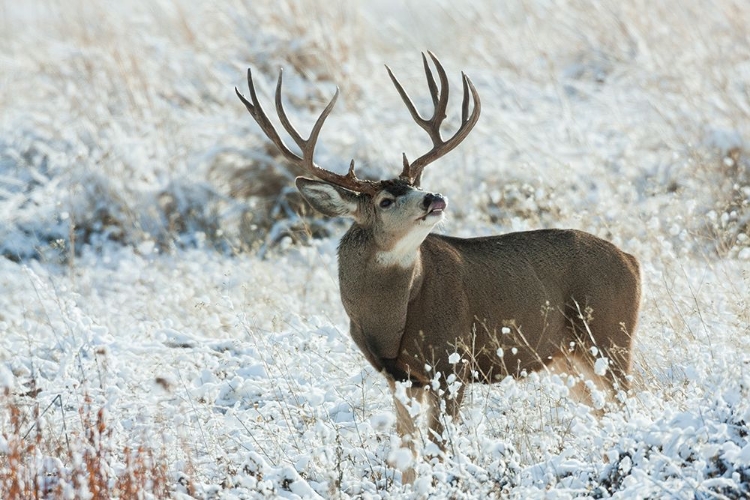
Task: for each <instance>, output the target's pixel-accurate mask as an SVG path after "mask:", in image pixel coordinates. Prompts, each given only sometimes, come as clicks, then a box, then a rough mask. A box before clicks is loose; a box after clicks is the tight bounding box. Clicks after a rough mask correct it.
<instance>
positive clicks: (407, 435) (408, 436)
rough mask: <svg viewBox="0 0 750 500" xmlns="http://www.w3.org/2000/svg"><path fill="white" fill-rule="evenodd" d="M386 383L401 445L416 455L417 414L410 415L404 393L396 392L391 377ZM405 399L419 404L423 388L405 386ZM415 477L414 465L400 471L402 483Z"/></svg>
mask: <svg viewBox="0 0 750 500" xmlns="http://www.w3.org/2000/svg"><path fill="white" fill-rule="evenodd" d="M388 385H390V388H391V393H392V394H393V406H394V407H395V409H396V432H397V433H398V435H399V437H400V438H401V445H402V446H404V447H405V448H407V449H408V450H409V451H411V454H412V458H413V459H416V457H417V448H416V444H415V441H416V439H417V433H418V431H417V426H416V419H417V418H418V417H419V415H414V416H412V414H411V412H410V410H409V408H408V407H407V406H406V405H405V404H404V395H403V394H398V393H397V390H396V382H395V381H393V380H392V379H388ZM405 389H406V401H411V402H412V404H413V403H414V402H416V403H418V404H421V402H422V396H423V394H424V389H422V388H412V387H406V388H405ZM414 479H416V472H415V471H414V467H413V466H410V467H409V468H408V469H406V470H402V471H401V482H402V483H403V484H410V483H413V482H414Z"/></svg>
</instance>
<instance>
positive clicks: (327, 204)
mask: <svg viewBox="0 0 750 500" xmlns="http://www.w3.org/2000/svg"><path fill="white" fill-rule="evenodd" d="M295 184H296V185H297V189H299V192H300V193H302V196H303V197H304V198H305V199H306V200H307V202H308V203H309V204H310V205H312V207H313V208H314V209H315V210H317V211H318V212H320V213H322V214H323V215H327V216H329V217H356V214H357V209H358V208H359V196H360V195H359V194H357V193H355V192H354V191H351V190H349V189H345V188H342V187H339V186H336V185H334V184H328V183H327V182H323V181H316V180H313V179H308V178H306V177H297V180H296V181H295Z"/></svg>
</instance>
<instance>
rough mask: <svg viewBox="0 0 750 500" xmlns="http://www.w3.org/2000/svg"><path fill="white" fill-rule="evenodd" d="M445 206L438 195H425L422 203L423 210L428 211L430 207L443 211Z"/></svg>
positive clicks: (442, 199)
mask: <svg viewBox="0 0 750 500" xmlns="http://www.w3.org/2000/svg"><path fill="white" fill-rule="evenodd" d="M445 205H446V203H445V198H444V197H443V195H442V194H440V193H435V194H432V193H427V194H426V195H425V197H424V200H423V201H422V206H423V207H424V209H425V210H429V209H430V208H431V207H433V208H440V209H443V208H445Z"/></svg>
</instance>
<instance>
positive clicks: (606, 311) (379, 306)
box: [235, 52, 640, 480]
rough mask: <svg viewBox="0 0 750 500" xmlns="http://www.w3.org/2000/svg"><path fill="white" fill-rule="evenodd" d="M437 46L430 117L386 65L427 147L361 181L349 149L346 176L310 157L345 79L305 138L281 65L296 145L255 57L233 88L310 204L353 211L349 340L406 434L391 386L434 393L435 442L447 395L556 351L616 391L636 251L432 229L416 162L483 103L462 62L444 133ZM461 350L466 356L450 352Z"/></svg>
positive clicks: (347, 274) (537, 363) (344, 246)
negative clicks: (265, 99) (263, 91)
mask: <svg viewBox="0 0 750 500" xmlns="http://www.w3.org/2000/svg"><path fill="white" fill-rule="evenodd" d="M429 57H430V59H431V60H432V63H433V64H434V66H435V69H436V71H437V75H438V82H439V85H438V83H436V81H435V79H434V77H433V74H432V70H431V68H430V64H429V62H428V59H427V57H426V56H425V55H424V54H422V59H423V63H424V69H425V74H426V76H427V84H428V87H429V91H430V94H431V97H432V102H433V105H434V112H433V114H432V116H431V117H430V118H423V117H422V116H420V114H419V113H418V111H417V110H416V107H415V105H414V103H413V102H412V101H411V99H410V98H409V96H408V95H407V93H406V91H405V90H404V88H403V87H402V86H401V84H400V83H399V81H398V80H397V79H396V77H395V76H394V75H393V72H392V71H391V69H390V68H388V67H387V66H386V69H387V70H388V74H389V75H390V78H391V80H392V81H393V84H394V85H395V87H396V90H397V91H398V93H399V94H400V96H401V98H402V100H403V101H404V103H405V104H406V107H407V108H408V110H409V113H410V114H411V116H412V118H413V119H414V121H416V122H417V124H418V125H419V126H420V127H421V128H423V129H424V130H425V131H426V132H427V134H428V135H429V137H430V139H431V140H432V149H430V150H429V151H427V152H426V153H425V154H423V155H422V156H420V157H419V158H417V159H416V160H414V161H412V162H409V161H408V160H407V158H406V155H405V154H404V155H403V169H402V170H401V174H400V175H399V176H398V177H397V178H395V179H389V180H379V181H371V180H362V179H359V178H358V177H357V176H356V175H355V173H354V160H352V162H351V165H350V167H349V172H348V173H347V174H346V175H339V174H336V173H333V172H331V171H329V170H326V169H324V168H321V167H319V166H317V165H316V164H315V163H314V161H313V153H314V150H315V144H316V142H317V140H318V135H319V133H320V130H321V128H322V126H323V123H324V121H325V119H326V117H327V116H328V115H329V114H330V112H331V110H332V109H333V106H334V104H335V103H336V100H337V98H338V95H339V90H338V88H337V89H336V93H335V95H334V96H333V98H332V99H331V101H330V103H329V104H328V105H327V106H326V108H325V109H324V110H323V112H322V113H321V115H320V116H319V118H318V119H317V122H316V123H315V125H314V126H313V128H312V131H311V133H310V136H309V138H307V139H304V138H303V137H302V136H301V135H300V134H299V133H298V132H297V130H296V129H295V128H294V126H293V125H292V124H291V123H290V121H289V119H288V117H287V115H286V112H285V111H284V107H283V105H282V99H281V85H282V73H281V72H280V73H279V79H278V83H277V86H276V98H275V102H276V111H277V113H278V116H279V120H280V122H281V124H282V125H283V127H284V129H285V130H286V132H287V133H288V134H289V135H290V136H291V138H292V140H293V141H294V142H295V143H296V144H297V146H298V147H299V149H300V150H301V156H299V155H297V154H296V153H294V152H292V151H291V150H290V149H289V148H288V147H287V145H286V144H285V143H284V142H283V141H282V139H281V138H280V136H279V134H278V132H277V130H276V129H275V128H274V126H273V125H272V123H271V122H270V121H269V119H268V117H267V115H266V114H265V113H264V111H263V109H262V108H261V105H260V103H259V101H258V98H257V96H256V92H255V88H254V85H253V80H252V74H251V72H250V69H248V72H247V82H248V87H249V90H250V100H248V99H246V98H245V97H244V96H243V95H242V94H241V93H240V92H239V91H238V90H237V89H235V91H236V92H237V96H238V97H239V98H240V100H241V101H242V102H243V104H244V105H245V107H246V108H247V110H248V111H249V112H250V114H251V115H252V117H253V118H254V119H255V121H256V122H257V123H258V125H260V127H261V129H262V130H263V132H264V133H265V134H266V136H268V138H269V139H270V140H271V141H272V142H273V143H274V144H275V145H276V146H277V147H278V149H279V150H280V151H281V153H282V154H283V155H284V157H285V158H286V159H287V160H289V161H291V162H293V163H295V164H297V165H300V166H302V167H303V168H304V170H305V171H306V172H308V173H309V174H310V175H312V176H313V177H315V178H317V179H312V178H306V177H298V178H297V180H296V184H297V188H298V189H299V191H300V192H301V193H302V196H303V197H304V198H305V199H306V200H307V201H308V202H309V203H310V205H312V206H313V207H314V208H315V209H316V210H318V211H319V212H321V213H323V214H324V215H327V216H331V217H341V216H343V217H349V218H351V219H353V221H354V222H353V224H352V226H351V228H350V229H349V230H348V232H347V233H346V234H345V235H344V237H343V238H342V240H341V243H340V245H339V251H338V261H339V284H340V288H341V300H342V302H343V304H344V308H345V309H346V312H347V314H348V316H349V319H350V333H351V336H352V338H353V339H354V342H355V343H356V344H357V346H358V347H359V349H360V350H361V351H362V353H363V354H364V356H365V358H366V359H367V360H368V361H369V362H370V363H371V364H372V365H373V366H374V367H375V369H376V370H378V371H380V372H382V373H383V374H384V375H385V376H386V377H387V379H388V381H389V384H390V387H391V389H392V390H393V391H394V403H395V406H396V413H397V417H398V418H397V424H396V427H397V430H398V432H399V433H400V434H401V436H402V439H403V440H404V441H405V442H406V443H409V442H410V439H414V438H416V437H417V436H416V434H415V433H416V427H415V424H414V422H413V419H412V418H411V417H410V415H409V411H408V410H407V408H406V407H405V406H404V404H403V402H402V398H399V397H396V387H397V386H396V382H405V381H409V382H410V384H405V385H406V386H409V387H408V389H407V393H408V395H409V396H410V397H415V398H417V399H421V398H422V397H424V398H426V400H427V401H426V402H427V407H428V410H429V412H428V415H429V416H428V418H429V426H430V431H431V432H430V434H429V437H430V438H431V439H432V440H433V441H435V442H437V443H440V442H441V435H442V432H443V418H442V415H443V412H442V410H441V402H443V403H444V404H445V411H446V413H448V414H449V415H451V416H456V415H457V412H458V409H459V406H460V404H461V399H462V397H463V389H464V388H465V386H466V384H468V383H471V382H483V383H490V382H494V381H497V380H502V379H503V378H504V377H506V376H508V375H510V376H514V377H519V376H523V375H524V374H527V373H529V372H531V371H536V370H540V369H543V368H544V367H546V366H549V365H550V364H551V363H553V362H555V361H556V360H558V361H559V360H560V359H562V360H564V363H566V365H562V366H567V367H568V368H571V369H573V370H574V371H575V372H576V373H578V374H586V375H591V376H593V377H596V378H598V379H599V381H600V382H601V381H604V383H605V387H607V388H609V389H611V390H612V391H616V390H617V389H618V388H619V389H624V390H627V389H628V387H629V373H630V369H631V359H632V345H633V332H634V329H635V327H636V321H637V317H638V309H639V303H640V272H639V266H638V261H637V260H636V259H635V257H633V256H632V255H629V254H627V253H624V252H622V251H621V250H619V249H618V248H617V247H615V246H614V245H613V244H611V243H609V242H607V241H604V240H602V239H600V238H597V237H596V236H593V235H591V234H588V233H584V232H581V231H577V230H559V229H547V230H538V231H527V232H517V233H510V234H504V235H500V236H492V237H484V238H469V239H463V238H453V237H450V236H442V235H439V234H434V233H430V231H431V230H432V228H433V227H435V225H436V224H438V223H439V222H440V221H442V220H443V216H444V213H445V210H446V208H447V200H446V198H445V197H444V196H442V195H441V194H436V193H430V192H427V191H424V190H423V189H421V187H420V181H421V178H422V172H423V171H424V168H425V167H426V166H427V165H428V164H430V163H432V162H434V161H436V160H437V159H439V158H440V157H442V156H443V155H445V154H447V153H448V152H449V151H451V150H452V149H454V148H455V147H456V146H458V145H459V144H460V143H461V141H463V140H464V139H465V138H466V136H467V135H468V134H469V132H470V131H471V130H472V128H473V127H474V125H475V124H476V123H477V120H478V119H479V113H480V109H481V106H480V101H479V95H478V93H477V90H476V88H475V87H474V85H473V84H472V82H471V80H470V79H469V78H468V77H467V76H466V75H465V74H463V73H462V80H463V104H462V111H461V124H460V127H459V128H458V130H457V131H456V132H455V133H454V134H453V135H452V136H451V137H450V138H448V139H444V138H443V136H442V134H441V131H440V128H441V124H442V123H443V120H444V119H445V117H446V108H447V104H448V78H447V76H446V73H445V70H444V69H443V67H442V65H441V64H440V62H439V61H438V59H437V58H436V57H435V55H434V54H432V53H431V52H430V53H429ZM455 353H459V354H460V355H462V356H463V357H464V360H466V361H465V362H459V363H456V359H457V356H456V354H455ZM451 355H452V356H451ZM597 356H598V358H597ZM603 358H606V360H607V361H605V362H604V366H607V362H608V366H607V368H608V369H606V372H605V373H604V376H603V377H600V376H601V375H602V372H603V370H602V369H601V368H602V362H601V361H599V362H598V363H597V360H601V359H603ZM595 364H596V368H597V369H596V370H594V365H595ZM594 372H596V373H594ZM569 373H570V372H569ZM436 374H439V375H437V376H436ZM451 374H453V375H455V376H453V377H450V375H451ZM448 379H450V380H458V381H459V382H460V383H461V384H460V388H459V389H458V391H455V390H454V391H449V390H448V383H449V382H448ZM454 387H455V385H454ZM411 449H412V452H413V451H414V447H413V446H411ZM412 474H413V472H412ZM412 479H413V476H412ZM407 480H408V479H407Z"/></svg>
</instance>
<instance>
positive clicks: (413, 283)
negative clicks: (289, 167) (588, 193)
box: [339, 224, 640, 435]
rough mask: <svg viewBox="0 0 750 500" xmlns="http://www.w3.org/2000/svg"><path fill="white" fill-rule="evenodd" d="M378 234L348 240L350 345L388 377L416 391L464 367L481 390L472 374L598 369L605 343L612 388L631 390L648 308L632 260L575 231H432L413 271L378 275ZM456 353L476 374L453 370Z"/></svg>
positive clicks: (489, 376)
mask: <svg viewBox="0 0 750 500" xmlns="http://www.w3.org/2000/svg"><path fill="white" fill-rule="evenodd" d="M370 232H371V231H369V230H368V229H366V228H363V227H360V226H358V225H357V224H355V225H354V226H353V227H352V228H351V229H350V230H349V232H348V233H347V234H346V235H345V236H344V238H343V239H342V241H341V245H340V248H339V266H340V267H339V279H340V285H341V295H342V300H343V302H344V306H345V308H346V311H347V314H348V315H349V318H350V320H351V335H352V338H353V339H354V341H355V342H356V344H357V346H358V347H359V348H360V349H361V350H362V352H363V353H364V354H365V357H366V358H367V359H368V361H369V362H370V363H371V364H372V365H373V366H374V367H375V368H376V369H378V370H383V371H385V373H386V376H387V377H389V379H391V380H404V379H407V378H408V379H409V380H411V381H412V386H416V387H419V386H424V385H427V384H428V383H429V381H430V379H432V378H433V376H434V374H435V373H436V372H442V373H443V376H442V377H441V381H445V379H446V376H447V375H448V374H450V373H454V371H455V369H456V367H457V366H458V367H459V368H461V367H464V369H462V370H460V373H458V375H459V376H460V378H461V381H462V382H464V383H470V382H473V381H475V380H474V378H475V377H473V376H472V375H471V371H475V372H478V380H479V381H481V382H485V383H486V382H493V381H497V380H502V379H503V378H504V377H505V376H507V375H511V376H519V375H521V374H522V373H524V372H527V373H528V372H531V371H537V370H540V369H542V368H543V367H544V366H545V365H547V364H549V363H551V362H552V361H553V360H554V359H556V358H559V357H561V356H571V357H573V356H575V357H576V358H579V359H584V360H588V362H589V364H590V365H591V366H593V363H594V361H595V359H594V357H593V356H592V355H591V350H590V348H591V347H592V346H596V347H597V348H598V350H599V351H600V353H601V354H600V355H604V356H606V357H608V358H609V359H610V369H609V370H608V371H607V383H608V386H609V387H611V388H612V389H613V390H614V389H615V388H616V387H619V388H622V389H627V388H628V386H629V381H628V374H629V373H630V369H631V363H632V344H633V332H634V331H635V327H636V322H637V318H638V309H639V304H640V271H639V266H638V262H637V260H636V259H635V258H634V257H633V256H632V255H629V254H627V253H624V252H622V251H621V250H619V249H618V248H617V247H615V246H614V245H612V244H611V243H609V242H607V241H604V240H602V239H600V238H597V237H595V236H593V235H591V234H588V233H584V232H581V231H576V230H557V229H551V230H540V231H529V232H520V233H510V234H505V235H502V236H494V237H486V238H473V239H460V238H452V237H447V236H439V235H435V234H430V235H429V236H427V237H426V238H425V240H424V242H423V243H422V245H421V247H420V248H419V254H420V255H419V258H418V259H417V260H416V261H415V264H414V265H413V266H412V267H410V268H400V267H397V266H391V267H389V268H379V267H378V266H377V264H375V263H374V258H373V252H374V249H373V246H372V245H371V239H372V235H371V234H369V233H370ZM504 327H505V330H504ZM504 332H505V333H504ZM500 348H501V349H503V357H502V358H501V357H500V356H499V355H498V349H500ZM514 348H515V354H514ZM453 352H459V353H460V354H462V355H463V356H462V357H463V358H464V359H466V360H468V361H469V363H468V365H466V364H462V365H451V364H449V363H448V357H449V355H450V354H451V353H453ZM426 364H429V365H430V366H431V367H432V371H430V372H429V373H428V372H426V371H425V365H426ZM444 389H445V388H444V387H443V390H444ZM460 396H461V395H459V397H458V398H457V399H458V400H457V401H453V400H451V403H450V406H451V407H455V410H454V411H452V412H450V413H455V411H457V407H458V405H460ZM432 413H433V417H432V418H431V419H430V420H431V422H430V427H431V430H432V431H433V432H434V433H435V434H437V435H439V434H440V433H441V431H442V425H441V424H440V418H439V417H438V416H437V415H434V410H433V412H432Z"/></svg>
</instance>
